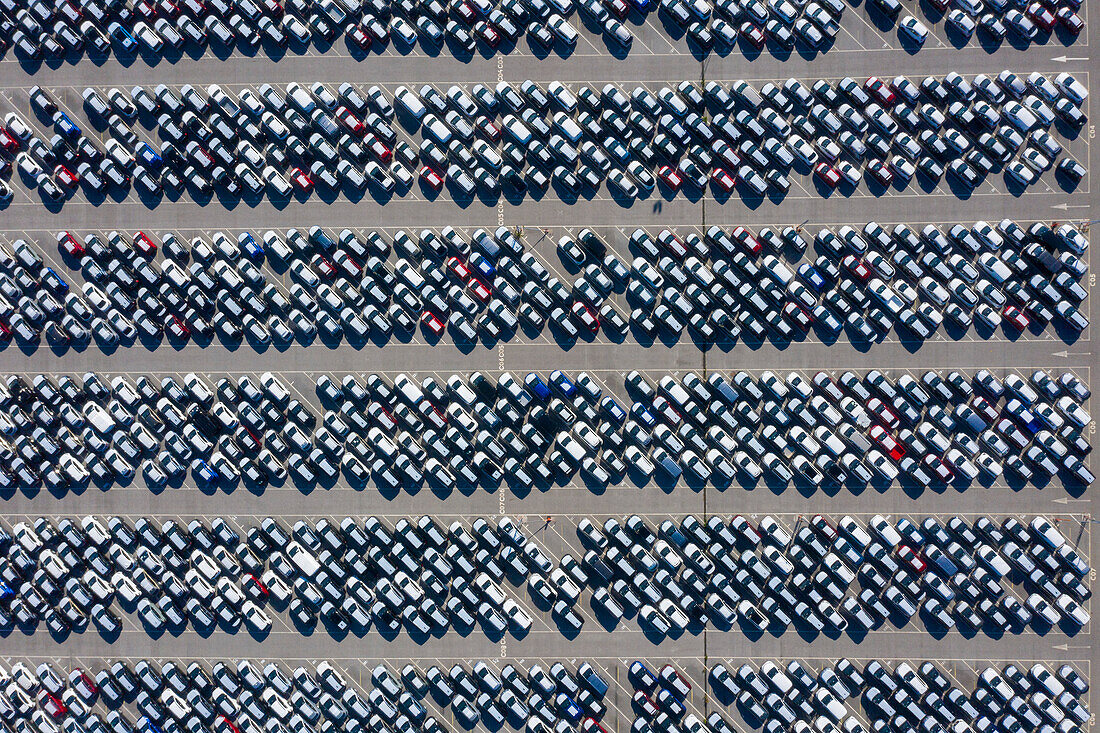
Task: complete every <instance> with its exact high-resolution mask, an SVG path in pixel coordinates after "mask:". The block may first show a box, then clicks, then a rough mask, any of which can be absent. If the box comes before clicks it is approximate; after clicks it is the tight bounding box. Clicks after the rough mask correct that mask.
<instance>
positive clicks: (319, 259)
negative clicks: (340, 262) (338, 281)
mask: <svg viewBox="0 0 1100 733" xmlns="http://www.w3.org/2000/svg"><path fill="white" fill-rule="evenodd" d="M310 263H311V264H312V265H313V269H315V270H317V273H318V274H319V275H320V276H321V277H323V278H325V279H326V280H331V279H332V278H334V277H336V276H337V275H338V274H339V273H337V272H336V265H334V264H332V262H330V261H329V259H328V258H327V257H325V256H324V255H322V254H315V255H313V257H312V258H311V260H310Z"/></svg>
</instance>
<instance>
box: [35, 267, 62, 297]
mask: <svg viewBox="0 0 1100 733" xmlns="http://www.w3.org/2000/svg"><path fill="white" fill-rule="evenodd" d="M42 284H43V285H45V286H46V287H48V288H49V289H50V290H52V291H54V292H55V293H57V294H58V295H64V294H65V293H67V292H69V283H67V282H65V280H64V279H63V278H62V277H61V276H60V275H58V274H57V273H56V272H54V269H53V268H52V267H47V268H46V274H45V275H43V276H42Z"/></svg>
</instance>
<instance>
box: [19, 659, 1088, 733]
mask: <svg viewBox="0 0 1100 733" xmlns="http://www.w3.org/2000/svg"><path fill="white" fill-rule="evenodd" d="M1087 668H1088V665H1087V664H1081V663H1077V662H1074V663H1065V662H1058V663H1055V664H1053V665H1048V664H1044V663H1042V662H1030V661H1026V660H1024V659H1022V658H1021V659H1018V660H1013V661H1008V662H1005V661H996V662H994V661H990V662H984V661H981V660H974V661H967V660H962V659H955V658H949V659H940V660H936V661H925V660H922V659H920V658H902V659H898V658H883V659H867V658H842V659H839V660H817V659H797V658H796V659H785V658H777V659H766V658H759V657H758V658H755V659H752V660H744V659H729V660H723V661H719V662H717V663H715V662H714V661H712V660H710V659H707V660H700V659H697V658H695V659H693V658H690V657H679V658H673V659H672V660H671V663H670V662H668V661H666V659H665V658H653V659H643V660H638V659H630V658H621V659H616V658H614V657H590V658H587V659H584V660H583V661H582V660H578V659H567V660H561V659H555V658H553V657H548V658H537V659H532V660H518V661H516V662H512V661H505V660H502V659H476V658H474V659H469V660H461V661H455V660H453V659H447V658H446V657H442V658H438V659H413V660H409V661H405V660H401V659H387V660H386V661H384V662H382V663H378V662H377V661H376V660H371V659H369V658H367V659H362V660H349V659H344V658H334V659H317V658H313V659H308V658H307V659H301V658H299V659H293V660H285V661H282V662H280V661H267V660H260V659H228V660H227V659H217V658H209V659H207V660H201V661H199V660H192V659H188V658H171V657H168V658H165V657H160V658H155V659H150V658H128V659H117V660H112V659H97V658H95V657H94V656H83V655H81V656H79V657H76V658H73V657H70V658H69V659H68V660H64V661H63V660H60V659H56V658H49V657H45V658H43V657H39V658H26V659H24V658H16V659H13V660H12V661H11V671H10V672H9V671H8V670H7V669H4V670H3V679H4V688H5V690H4V691H3V692H2V693H0V704H3V705H4V712H5V713H6V716H5V717H6V718H7V719H9V720H11V721H14V722H15V725H16V726H17V727H25V725H26V723H27V722H32V723H33V725H34V726H35V727H37V728H39V729H42V730H46V731H49V730H56V729H57V728H56V727H55V726H58V725H60V726H62V727H64V728H66V729H72V728H74V727H79V729H83V726H84V725H85V724H87V723H88V722H89V721H90V722H91V723H92V724H93V725H95V724H99V725H103V722H102V721H103V719H104V718H105V720H106V726H109V727H110V728H112V729H117V730H131V729H133V727H134V726H135V725H136V727H137V729H139V730H142V731H147V730H151V729H155V730H160V729H161V726H163V727H164V728H165V729H167V730H170V731H172V730H178V729H182V727H183V726H185V725H188V724H189V723H190V728H207V727H209V728H210V729H213V730H219V731H221V730H245V731H253V730H256V731H259V730H269V731H270V730H272V729H274V730H276V731H279V730H295V731H308V730H313V729H314V726H318V727H320V728H322V729H324V728H326V727H327V728H329V729H331V728H333V727H336V728H337V729H339V728H340V727H344V726H347V727H351V728H353V729H365V728H372V729H373V728H378V729H380V730H386V729H387V726H386V723H387V722H388V723H390V724H391V725H393V726H394V727H395V728H396V729H397V730H400V731H425V732H426V733H431V732H433V731H450V730H463V729H467V730H468V729H472V728H475V727H480V726H479V724H480V725H481V726H484V728H486V729H488V730H500V729H505V728H507V729H512V730H524V729H526V730H534V731H561V732H564V731H569V730H574V729H578V728H579V729H582V730H584V731H586V733H588V732H591V731H610V730H614V731H619V730H632V731H640V732H641V733H647V732H648V731H650V730H655V729H657V730H660V729H664V728H669V727H674V729H675V728H679V727H680V726H682V727H683V729H685V730H688V731H699V730H714V731H719V732H722V733H727V732H729V733H731V732H732V731H734V730H745V729H746V728H748V729H752V728H759V727H761V726H763V727H764V729H765V730H771V731H774V730H784V729H786V728H787V727H795V728H796V729H801V730H809V729H810V725H811V723H810V721H813V724H814V727H816V728H820V729H825V730H845V731H848V732H849V733H862V732H863V731H867V730H897V729H899V728H904V729H916V726H918V725H921V724H922V723H924V724H927V723H929V722H930V720H929V719H932V720H935V722H934V724H933V725H934V726H936V727H938V728H940V729H943V730H954V731H959V732H960V733H961V732H962V731H968V730H974V729H977V730H993V729H996V728H997V726H998V725H1015V726H1019V727H1021V728H1023V729H1025V730H1028V729H1030V730H1034V729H1037V728H1039V727H1040V726H1041V725H1046V726H1047V727H1049V728H1050V729H1051V730H1054V729H1055V728H1054V725H1055V724H1057V725H1058V726H1059V727H1060V729H1062V730H1069V731H1072V730H1079V728H1078V726H1079V725H1081V724H1084V723H1087V721H1088V719H1089V717H1090V712H1089V708H1088V699H1089V685H1088V681H1087V678H1086V675H1087ZM34 698H37V699H38V700H39V701H40V703H41V705H42V707H43V708H44V710H45V711H46V713H43V712H41V711H35V712H34V713H32V712H31V709H32V708H33V706H34ZM47 715H48V716H49V717H47ZM136 716H141V717H140V718H136V720H135V717H136ZM259 720H266V721H267V722H266V724H261V723H260V722H258V721H259ZM192 721H193V722H192ZM704 721H705V722H704ZM1078 721H1080V722H1078ZM20 723H22V724H23V725H20Z"/></svg>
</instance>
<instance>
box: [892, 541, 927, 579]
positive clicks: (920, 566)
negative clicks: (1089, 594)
mask: <svg viewBox="0 0 1100 733" xmlns="http://www.w3.org/2000/svg"><path fill="white" fill-rule="evenodd" d="M894 552H895V554H896V555H897V556H898V559H899V560H901V561H902V563H904V564H905V565H908V566H909V567H910V568H911V569H912V570H913V572H917V573H923V572H924V571H925V570H927V569H928V564H927V563H926V562H924V560H923V559H921V556H920V555H918V554H917V553H916V551H915V550H914V549H913V548H912V547H910V546H909V545H898V549H897V550H895V551H894Z"/></svg>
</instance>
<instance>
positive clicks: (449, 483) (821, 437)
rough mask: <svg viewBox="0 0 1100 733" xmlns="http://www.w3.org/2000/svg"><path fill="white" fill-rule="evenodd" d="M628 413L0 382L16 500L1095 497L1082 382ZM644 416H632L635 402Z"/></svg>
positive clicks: (585, 382)
mask: <svg viewBox="0 0 1100 733" xmlns="http://www.w3.org/2000/svg"><path fill="white" fill-rule="evenodd" d="M625 388H626V394H627V395H628V399H627V400H626V401H625V402H621V401H620V400H621V399H622V398H621V397H620V395H621V394H622V392H621V391H620V390H619V388H618V387H616V388H615V390H614V391H612V390H610V389H606V388H605V386H604V385H603V384H602V383H600V382H598V381H597V380H596V379H594V378H593V377H592V376H591V375H589V374H588V373H586V372H581V373H580V374H578V375H577V376H576V377H575V381H574V378H571V377H569V376H568V375H566V374H565V373H563V372H561V371H554V372H553V373H551V374H550V375H549V377H548V378H547V379H546V380H545V381H544V378H543V377H542V376H540V375H539V374H537V373H534V372H532V373H530V374H528V375H527V376H526V377H525V378H524V379H523V381H522V382H521V381H520V380H518V379H516V378H515V377H514V376H512V375H511V374H510V373H508V372H504V373H502V374H501V375H500V376H499V378H498V379H496V380H494V379H492V378H490V377H488V376H486V375H484V374H482V373H480V372H475V373H473V374H472V375H470V377H469V379H467V378H466V377H464V376H461V375H453V376H451V377H450V378H449V379H447V381H446V383H444V382H443V381H442V380H441V379H440V378H437V377H435V376H429V377H425V378H423V379H420V378H414V377H410V376H409V375H407V374H399V375H397V377H396V378H395V379H394V380H393V381H392V382H391V381H390V380H389V378H388V377H387V376H385V375H382V374H368V375H361V376H360V375H354V374H348V375H347V376H344V377H342V378H341V377H339V376H338V375H328V374H323V375H321V376H320V377H318V378H317V381H316V391H317V394H318V395H319V397H320V400H321V403H322V407H321V414H320V420H318V412H317V411H316V408H315V406H314V405H313V404H311V403H310V402H308V401H307V402H303V401H301V400H299V399H297V397H295V394H297V393H296V392H293V391H291V389H290V388H289V387H288V386H287V384H286V383H285V382H284V381H283V380H282V379H281V378H280V377H278V376H277V375H275V374H272V373H270V372H268V373H264V374H262V375H260V376H259V377H258V378H256V377H255V376H250V375H244V376H240V377H238V378H236V379H234V378H231V377H222V378H220V379H217V380H216V381H214V382H211V381H208V380H207V379H206V378H204V377H202V376H199V375H197V374H194V373H191V374H187V375H185V376H184V377H182V378H180V377H177V376H166V377H163V378H160V379H157V378H156V377H151V376H140V377H138V378H136V379H131V378H130V377H126V376H117V377H114V378H111V377H109V376H100V375H97V374H95V373H92V372H89V373H86V374H85V375H83V377H82V378H81V377H73V376H69V375H63V376H61V377H60V378H58V379H56V380H55V379H54V377H52V376H49V375H44V374H39V375H37V376H33V377H31V376H29V375H28V376H27V377H23V376H20V375H12V376H9V377H7V378H6V380H5V383H4V386H3V387H0V406H2V408H3V410H4V412H3V413H2V414H0V441H2V443H0V448H2V457H3V462H2V464H0V479H2V480H3V484H4V487H5V488H8V489H12V488H15V487H18V486H25V487H29V486H36V485H40V484H45V485H46V486H47V487H49V488H53V489H61V488H64V487H79V486H84V485H87V484H89V483H92V482H94V483H96V484H98V485H101V486H108V485H111V484H114V483H123V484H129V483H132V482H141V483H144V484H146V485H148V486H150V487H152V488H159V487H162V486H164V485H166V484H167V485H172V486H179V485H181V484H182V483H183V482H184V481H185V480H186V479H187V477H188V475H190V476H191V478H192V480H193V481H195V482H196V483H197V484H198V485H199V486H201V487H207V488H211V489H213V488H217V487H219V486H220V487H223V488H229V487H232V486H235V485H236V484H238V483H241V482H244V483H245V484H246V485H249V486H253V487H255V488H260V487H263V486H264V485H266V484H268V483H274V484H283V483H286V482H288V481H289V482H290V483H292V484H295V485H298V486H312V485H315V484H317V483H320V484H322V485H326V486H330V485H333V484H335V483H337V482H347V483H349V484H351V485H352V486H356V487H362V486H366V485H368V484H374V485H375V486H378V487H380V488H384V489H385V490H387V491H394V492H396V491H400V490H402V489H405V488H408V489H411V488H413V487H419V486H423V485H427V486H433V487H436V488H438V489H444V490H453V489H456V488H460V487H461V488H469V487H475V486H478V485H482V486H486V487H493V486H498V485H501V484H507V485H509V486H513V487H516V488H524V489H529V488H532V487H535V486H549V485H551V484H554V483H557V482H565V481H571V480H575V481H580V482H583V483H585V484H586V485H589V486H606V485H609V484H618V483H622V482H634V483H638V484H645V483H648V482H649V481H651V480H653V481H656V482H658V483H676V482H678V481H680V480H681V479H682V480H684V481H686V482H687V483H688V484H705V483H707V482H710V483H712V484H715V485H717V486H719V487H727V486H731V485H734V484H738V485H742V486H743V485H755V484H757V483H758V482H759V483H766V484H769V485H772V486H773V487H775V488H780V487H783V486H786V485H789V484H790V483H795V484H797V485H806V486H819V485H822V484H825V485H847V486H849V487H862V486H867V485H868V484H874V485H882V486H885V485H889V484H892V483H895V482H897V483H901V484H902V485H906V486H910V487H913V488H916V489H918V490H919V489H925V488H929V487H932V486H943V485H947V484H955V485H962V486H966V485H969V484H971V483H973V482H981V483H983V484H989V483H992V482H993V481H995V480H998V479H1002V480H1006V481H1008V482H1009V483H1010V484H1020V483H1026V482H1028V481H1033V482H1035V483H1037V484H1039V485H1045V484H1047V483H1049V482H1051V481H1052V480H1057V481H1059V482H1065V483H1067V484H1070V485H1081V484H1085V485H1087V484H1090V483H1091V482H1092V481H1093V479H1094V476H1093V474H1092V473H1091V471H1090V469H1089V468H1088V466H1087V465H1086V464H1085V462H1084V461H1083V460H1082V459H1083V458H1084V457H1085V456H1087V455H1088V454H1089V452H1090V451H1091V446H1090V443H1089V440H1088V438H1087V434H1086V431H1087V430H1089V429H1090V426H1091V422H1092V420H1091V416H1090V415H1089V413H1088V412H1087V411H1086V410H1085V409H1084V408H1083V407H1082V406H1081V404H1082V402H1084V401H1085V400H1086V399H1087V398H1088V396H1089V394H1090V393H1089V390H1088V388H1087V387H1086V386H1085V385H1084V383H1083V382H1081V380H1080V379H1078V378H1077V377H1076V376H1075V375H1074V374H1073V373H1072V372H1064V373H1062V374H1059V375H1056V376H1052V375H1050V374H1049V373H1047V372H1046V371H1042V370H1038V371H1035V372H1033V373H1032V375H1031V377H1030V379H1028V378H1025V377H1024V376H1021V375H1020V374H1017V373H1014V372H1013V373H1009V374H1008V375H1007V376H1005V377H1004V378H999V377H997V376H995V375H993V374H992V373H991V372H989V371H988V370H985V369H982V370H980V371H978V372H976V373H974V374H973V375H967V374H964V373H962V372H959V371H951V372H949V373H941V372H938V371H936V370H928V371H926V372H924V373H923V374H922V375H919V374H910V373H904V374H901V375H899V376H897V377H895V378H891V377H887V376H886V375H884V374H883V373H882V372H881V371H879V370H871V371H868V372H867V373H866V374H862V375H860V374H857V373H855V372H853V371H846V372H844V373H842V374H836V375H832V374H829V373H828V372H825V371H821V372H817V373H816V374H815V375H814V376H813V377H811V378H807V377H806V376H803V375H802V374H800V373H798V372H790V373H788V374H786V375H783V374H776V373H775V372H772V371H764V372H761V373H759V374H757V375H755V376H754V375H750V374H749V373H748V372H745V371H739V372H737V373H736V374H732V373H726V374H723V373H721V372H718V371H715V372H712V373H711V374H709V375H708V376H707V377H706V378H705V379H704V378H702V377H700V376H698V375H696V374H694V373H689V374H687V375H686V376H684V377H682V378H681V379H677V378H675V377H672V376H667V375H666V376H664V377H660V378H659V379H658V380H657V381H656V383H654V382H653V381H651V380H650V378H649V377H647V376H646V375H643V374H640V373H639V372H637V371H634V372H631V373H630V374H629V375H628V376H627V377H626V380H625ZM628 405H629V406H628Z"/></svg>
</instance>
